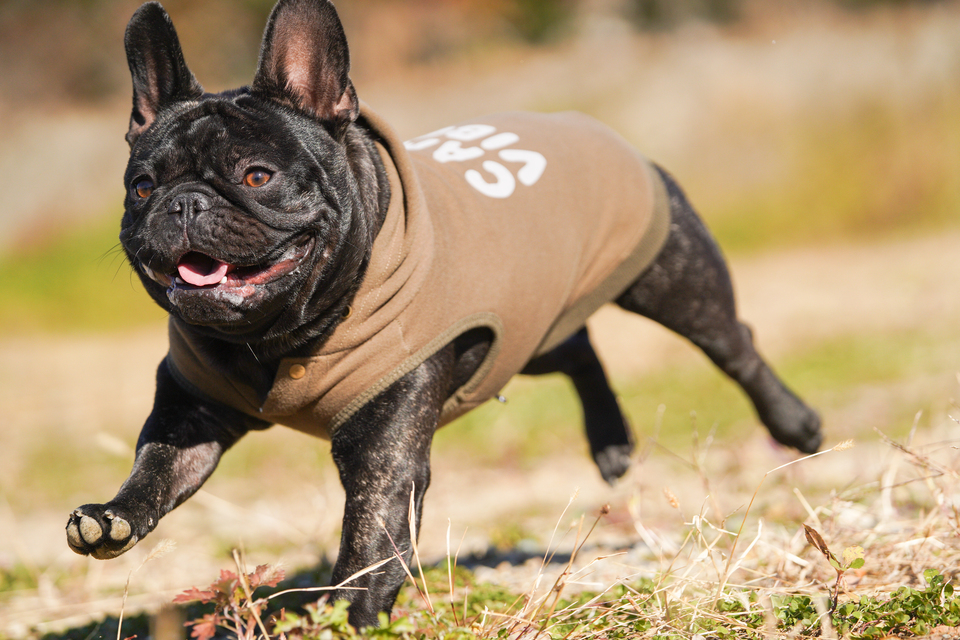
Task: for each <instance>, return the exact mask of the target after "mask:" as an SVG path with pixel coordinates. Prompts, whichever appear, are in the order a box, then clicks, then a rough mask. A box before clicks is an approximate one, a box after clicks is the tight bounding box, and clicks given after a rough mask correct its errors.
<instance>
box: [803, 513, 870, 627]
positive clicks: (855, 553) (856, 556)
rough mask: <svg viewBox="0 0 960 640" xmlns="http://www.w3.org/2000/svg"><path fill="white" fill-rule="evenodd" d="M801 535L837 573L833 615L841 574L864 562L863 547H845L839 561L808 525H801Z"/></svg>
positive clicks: (832, 608) (838, 598) (838, 595)
mask: <svg viewBox="0 0 960 640" xmlns="http://www.w3.org/2000/svg"><path fill="white" fill-rule="evenodd" d="M803 533H804V535H805V536H806V537H807V542H809V543H810V544H811V545H813V546H814V548H816V550H817V551H819V552H820V553H822V554H823V556H824V557H825V558H826V559H827V562H829V563H830V566H831V567H833V570H834V571H836V572H837V584H836V587H834V590H833V602H832V604H831V605H830V613H831V614H833V612H834V611H836V609H837V604H838V603H839V601H840V584H841V582H842V581H843V574H844V573H845V572H846V571H848V570H849V569H859V568H861V567H862V566H863V565H864V563H865V562H866V561H865V560H864V558H863V547H847V548H846V549H844V550H843V559H842V560H840V559H838V558H837V556H835V555H833V552H832V551H830V549H829V547H827V543H826V542H824V541H823V537H822V536H821V535H820V534H819V533H818V532H817V530H816V529H814V528H813V527H811V526H808V525H803Z"/></svg>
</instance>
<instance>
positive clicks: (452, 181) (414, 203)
mask: <svg viewBox="0 0 960 640" xmlns="http://www.w3.org/2000/svg"><path fill="white" fill-rule="evenodd" d="M362 117H363V118H364V119H365V120H366V121H367V123H369V125H370V126H371V128H372V129H373V131H374V132H375V133H376V134H377V135H378V136H379V137H380V138H381V139H382V141H383V144H382V146H380V152H381V156H382V158H383V161H384V164H385V165H386V169H387V173H388V175H389V178H390V184H391V188H392V197H391V201H390V208H389V210H388V212H387V215H386V218H385V221H384V224H383V227H382V229H381V230H380V233H379V235H378V236H377V239H376V241H375V243H374V246H373V253H372V257H371V260H370V264H369V267H368V270H367V273H366V276H365V278H364V280H363V282H362V284H361V286H360V289H359V291H358V293H357V295H356V297H355V299H354V301H353V303H352V313H351V315H350V316H349V317H348V318H347V319H346V320H344V321H343V322H342V323H341V324H340V325H339V326H338V327H337V328H336V330H335V331H334V332H333V334H332V335H331V336H330V337H329V339H327V340H326V341H323V342H320V343H319V344H317V345H316V347H315V350H314V352H313V353H314V355H313V356H311V357H309V358H288V359H285V360H283V361H282V363H281V365H280V367H279V370H278V371H277V372H276V376H275V382H274V385H273V388H272V389H271V391H270V393H269V395H268V396H267V398H266V400H265V401H263V402H261V400H260V398H259V397H258V396H257V394H256V392H255V391H254V390H253V389H252V388H251V387H250V386H249V385H248V384H246V383H245V382H244V381H243V380H238V379H229V378H227V377H225V376H224V375H223V374H221V373H220V372H218V371H217V370H216V368H215V367H214V366H213V365H212V363H210V362H209V361H208V359H207V358H206V357H205V356H204V354H203V353H202V352H201V351H200V350H198V349H197V348H196V346H195V345H194V344H193V343H192V342H191V340H190V337H189V334H187V333H185V332H184V331H183V327H182V325H180V323H179V321H177V320H175V319H171V321H170V343H171V344H170V353H169V355H168V358H167V361H168V363H169V364H170V365H171V368H172V370H173V371H174V375H175V376H176V377H177V378H178V379H179V380H180V382H182V383H184V384H185V385H186V386H187V387H188V388H190V389H191V390H192V391H193V392H195V393H198V394H200V395H201V396H204V397H208V398H210V399H213V400H216V401H218V402H221V403H224V404H227V405H229V406H232V407H235V408H237V409H240V410H241V411H244V412H246V413H248V414H250V415H252V416H254V417H257V418H260V419H263V420H267V421H270V422H275V423H280V424H284V425H287V426H290V427H293V428H295V429H298V430H300V431H304V432H307V433H311V434H314V435H318V436H321V437H329V436H330V434H331V433H333V431H335V430H336V429H337V427H339V426H340V425H341V424H343V423H344V421H346V420H347V419H348V418H349V417H350V416H352V415H353V414H354V413H355V412H356V411H357V410H358V409H360V407H362V406H363V405H364V404H365V403H366V402H368V401H369V400H370V399H372V398H373V397H375V396H376V395H377V394H378V393H380V392H381V391H383V390H384V389H386V388H387V387H388V386H389V385H390V384H392V383H393V382H395V381H397V380H398V379H400V378H401V377H402V376H403V375H404V374H406V373H408V372H410V371H411V370H413V369H414V368H415V367H417V366H418V365H419V364H421V363H422V362H423V361H424V360H426V359H427V358H429V357H430V356H431V355H433V354H434V353H436V352H437V351H438V350H439V349H441V348H442V347H443V346H445V345H446V344H448V343H449V342H450V341H451V340H452V339H453V338H455V337H456V336H458V335H459V334H461V333H463V332H464V331H466V330H468V329H471V328H475V327H487V328H489V329H490V330H491V331H492V332H493V335H494V341H493V344H492V346H491V348H490V351H489V354H488V356H487V357H486V359H485V360H484V362H483V364H482V365H481V366H480V368H479V370H478V371H477V372H476V374H475V375H474V376H473V377H472V379H471V380H470V381H469V382H468V383H467V384H465V385H464V386H463V387H462V388H460V389H459V390H458V391H457V392H456V393H455V394H454V395H453V396H452V397H451V398H450V399H449V400H448V401H447V403H446V404H445V405H444V408H443V414H442V417H441V421H442V423H446V422H449V421H450V420H452V419H454V418H456V417H458V416H460V415H462V414H464V413H466V412H467V411H469V410H470V409H472V408H474V407H476V406H478V405H479V404H481V403H483V402H485V401H487V400H489V399H490V398H493V397H495V396H496V395H497V394H498V392H499V391H500V390H501V389H502V388H503V386H504V385H505V384H506V383H507V381H508V380H509V379H510V378H511V377H512V376H513V375H514V374H516V373H518V372H519V371H520V370H521V369H522V368H523V367H524V366H525V365H526V363H527V362H529V361H530V359H531V358H533V357H534V356H537V355H539V354H543V353H545V352H547V351H549V350H550V349H552V348H553V347H555V346H557V345H558V344H560V343H561V342H562V341H563V340H565V339H566V338H567V337H569V336H570V335H572V334H573V333H575V332H576V331H577V330H579V329H580V328H581V327H582V326H583V324H584V322H585V321H586V319H587V317H589V316H590V315H591V314H592V313H593V312H594V311H596V309H597V308H599V307H600V306H601V305H603V304H604V303H606V302H609V301H611V300H613V299H614V298H616V297H617V296H618V295H619V294H620V293H622V292H623V291H624V290H625V289H626V288H627V286H628V285H629V284H631V283H632V282H633V281H634V280H636V279H637V277H638V276H639V275H640V274H641V273H642V272H643V271H644V269H646V267H647V266H649V264H650V263H651V262H652V261H653V259H654V258H655V257H656V255H657V253H658V251H659V250H660V248H661V247H662V245H663V243H664V241H665V239H666V237H667V233H668V230H669V224H670V214H669V206H668V200H667V196H666V191H665V189H664V186H663V183H662V181H661V180H660V178H659V176H658V175H657V173H656V171H655V170H654V169H653V168H652V167H651V166H650V164H649V163H648V162H647V160H646V159H644V158H643V156H641V155H640V154H639V153H637V152H636V151H635V150H634V149H633V148H631V147H630V146H629V145H628V144H627V143H626V142H625V141H624V140H623V139H622V138H620V137H619V136H618V135H617V134H615V133H614V132H612V131H611V130H609V129H607V128H606V127H604V126H602V125H601V124H599V123H597V122H596V121H594V120H592V119H590V118H588V117H586V116H583V115H579V114H575V113H561V114H555V115H539V114H529V113H505V114H500V115H494V116H489V117H486V118H481V119H478V120H475V121H472V122H469V123H466V124H462V125H457V126H454V127H447V128H446V129H441V130H439V131H437V132H434V133H432V134H428V135H425V136H421V137H419V138H416V139H414V140H411V141H409V142H407V143H406V144H404V143H402V142H400V141H399V140H398V139H397V137H396V135H395V134H394V132H393V131H392V130H391V129H390V128H389V127H388V126H387V125H386V124H385V123H383V122H382V121H381V120H380V119H379V118H378V117H377V116H376V115H374V114H372V113H371V112H370V111H369V110H364V113H363V116H362Z"/></svg>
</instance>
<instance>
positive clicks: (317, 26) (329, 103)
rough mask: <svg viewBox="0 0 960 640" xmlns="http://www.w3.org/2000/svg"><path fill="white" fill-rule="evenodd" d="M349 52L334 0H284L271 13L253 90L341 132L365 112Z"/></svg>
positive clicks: (264, 35)
mask: <svg viewBox="0 0 960 640" xmlns="http://www.w3.org/2000/svg"><path fill="white" fill-rule="evenodd" d="M349 72H350V52H349V50H348V49H347V37H346V35H345V34H344V32H343V25H342V24H341V23H340V17H339V16H338V15H337V11H336V9H334V7H333V4H332V3H331V2H329V0H280V1H279V2H278V3H277V6H276V7H274V9H273V13H271V14H270V20H269V21H268V22H267V28H266V31H265V32H264V34H263V44H262V46H261V48H260V62H259V65H258V67H257V74H256V76H255V77H254V80H253V91H254V92H255V93H260V94H262V95H266V96H267V97H270V98H273V99H275V100H279V101H281V102H284V103H287V104H289V105H290V106H292V107H295V108H297V109H300V110H302V111H305V112H306V113H309V114H310V115H312V116H315V117H317V118H319V119H320V120H322V121H324V122H326V123H328V124H330V125H332V127H333V130H334V131H335V132H341V131H343V129H344V128H345V127H346V125H348V124H349V123H351V122H353V121H354V120H356V119H357V116H358V115H359V114H360V103H359V101H358V100H357V93H356V91H355V90H354V88H353V83H352V82H350V77H349Z"/></svg>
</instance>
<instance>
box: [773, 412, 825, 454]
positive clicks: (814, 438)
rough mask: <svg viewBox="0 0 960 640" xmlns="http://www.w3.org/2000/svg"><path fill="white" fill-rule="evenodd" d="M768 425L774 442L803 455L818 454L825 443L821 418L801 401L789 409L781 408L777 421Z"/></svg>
mask: <svg viewBox="0 0 960 640" xmlns="http://www.w3.org/2000/svg"><path fill="white" fill-rule="evenodd" d="M766 424H767V428H768V429H769V430H770V435H772V436H773V439H774V440H776V441H777V442H779V443H780V444H783V445H786V446H788V447H793V448H794V449H797V450H799V451H800V452H801V453H816V452H817V451H818V450H819V449H820V445H821V444H822V443H823V430H822V429H821V427H820V416H819V415H817V412H816V411H814V410H813V409H810V408H809V407H807V406H806V405H804V404H803V403H802V402H800V401H799V400H798V401H797V402H796V404H793V406H790V407H789V408H784V407H781V408H780V411H779V412H778V414H777V416H776V419H771V420H770V422H766Z"/></svg>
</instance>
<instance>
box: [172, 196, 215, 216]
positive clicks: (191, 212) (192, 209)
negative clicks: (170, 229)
mask: <svg viewBox="0 0 960 640" xmlns="http://www.w3.org/2000/svg"><path fill="white" fill-rule="evenodd" d="M209 210H210V198H208V197H207V196H205V195H204V194H202V193H199V192H196V191H194V192H190V193H181V194H180V195H178V196H176V197H175V198H174V199H173V200H172V201H171V202H170V206H169V207H168V208H167V213H176V214H178V215H180V216H181V217H183V218H192V217H193V216H195V215H196V214H198V213H200V212H201V211H209Z"/></svg>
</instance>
